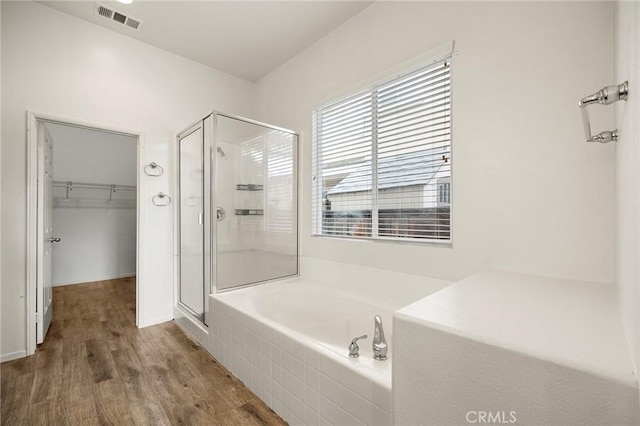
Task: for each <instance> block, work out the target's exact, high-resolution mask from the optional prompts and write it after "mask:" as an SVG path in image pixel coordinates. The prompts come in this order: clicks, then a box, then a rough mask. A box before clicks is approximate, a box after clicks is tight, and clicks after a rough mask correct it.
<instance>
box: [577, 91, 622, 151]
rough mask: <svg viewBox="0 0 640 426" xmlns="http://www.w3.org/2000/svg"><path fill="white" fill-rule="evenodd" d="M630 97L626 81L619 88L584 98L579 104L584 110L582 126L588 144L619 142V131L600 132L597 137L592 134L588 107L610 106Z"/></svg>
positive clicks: (598, 92)
mask: <svg viewBox="0 0 640 426" xmlns="http://www.w3.org/2000/svg"><path fill="white" fill-rule="evenodd" d="M628 96H629V82H628V81H625V82H624V83H622V84H619V85H617V86H615V85H614V86H607V87H603V88H602V89H600V90H598V91H597V92H596V93H594V94H593V95H590V96H587V97H584V98H582V99H581V100H580V102H578V106H579V107H580V108H581V109H582V124H583V126H584V136H585V138H586V142H600V143H607V142H611V141H613V142H615V141H617V140H618V129H615V130H611V131H605V132H600V133H598V134H597V135H592V134H591V124H590V123H589V112H588V111H587V107H588V106H589V105H591V104H600V105H610V104H612V103H614V102H618V101H626V100H627V97H628Z"/></svg>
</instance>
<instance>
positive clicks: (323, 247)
mask: <svg viewBox="0 0 640 426" xmlns="http://www.w3.org/2000/svg"><path fill="white" fill-rule="evenodd" d="M612 13H613V4H612V3H607V2H584V3H581V2H558V3H555V2H532V3H524V2H497V3H485V2H470V3H462V2H450V3H445V2H376V3H374V4H373V5H372V6H370V7H368V8H367V9H365V10H364V11H363V12H361V13H360V14H358V15H356V16H355V17H353V18H352V19H351V20H349V21H348V22H346V23H345V24H344V25H342V26H341V27H339V28H337V29H336V30H334V31H333V32H332V33H330V34H328V35H327V36H326V37H324V38H323V39H321V40H320V41H318V42H317V43H315V44H314V45H312V46H311V47H309V48H308V49H306V50H305V51H304V52H302V53H301V54H300V55H298V56H297V57H295V58H294V59H292V60H291V61H289V62H288V63H286V64H284V65H282V66H281V67H280V68H278V69H276V70H275V71H273V72H272V73H271V74H269V75H268V76H266V77H264V78H263V79H261V80H260V81H259V82H258V104H257V107H258V118H259V119H260V120H263V121H267V122H274V123H278V124H279V125H282V126H285V127H289V128H293V129H297V130H301V131H303V132H304V140H303V141H302V144H301V145H302V174H303V180H302V185H303V191H304V197H303V203H302V206H303V211H302V216H301V217H302V219H303V222H304V227H303V228H302V252H303V255H305V256H311V257H319V258H325V259H330V260H336V261H340V262H347V263H355V264H359V265H364V266H376V267H378V268H387V269H391V270H396V271H403V272H406V273H414V274H424V275H429V276H432V277H437V278H445V279H459V278H461V277H464V276H466V275H469V274H470V273H472V272H474V271H477V270H479V269H483V268H488V267H490V268H496V269H505V270H512V271H519V272H525V273H533V274H541V275H548V276H556V277H566V278H575V279H584V280H587V281H598V282H609V283H610V282H612V281H613V230H614V226H613V212H612V209H611V206H612V205H613V202H614V199H613V183H614V155H615V147H614V146H611V145H609V146H600V145H587V144H585V143H583V142H581V141H582V140H583V135H582V124H581V117H580V111H579V109H578V108H577V101H578V100H579V99H580V98H581V97H583V96H585V95H587V94H589V93H590V92H591V91H595V90H597V89H599V88H600V87H601V86H602V85H603V84H607V82H609V81H611V79H612V77H613V74H612V64H611V60H610V58H611V54H612V51H611V41H612V37H613V29H612ZM585 28H588V29H589V30H588V31H585ZM450 40H455V42H456V52H455V54H454V58H453V68H452V81H453V101H452V110H453V166H452V167H453V184H452V188H453V189H452V194H453V195H452V196H453V200H452V202H453V217H452V220H453V248H442V247H433V246H428V245H425V246H420V245H416V244H385V243H378V242H368V241H342V240H336V239H328V238H322V237H311V236H310V235H311V224H310V222H311V221H310V211H311V199H310V188H311V171H310V167H311V149H310V146H311V110H312V108H313V107H314V106H317V105H318V104H320V103H322V102H325V101H329V100H331V98H332V97H333V96H334V95H336V94H344V91H345V90H346V89H348V88H350V87H354V86H358V85H359V84H360V82H362V81H364V80H368V79H372V78H373V77H375V76H377V75H379V74H381V73H384V72H385V70H389V69H391V68H394V67H396V66H397V65H398V64H400V63H402V62H404V61H407V60H410V59H411V58H413V57H415V56H417V55H420V54H422V53H424V52H427V51H429V50H431V49H433V48H436V47H439V46H440V45H442V44H443V43H445V42H447V41H450ZM599 58H605V59H604V60H602V61H600V60H598V59H599ZM596 112H597V113H601V114H603V115H604V116H603V117H599V119H600V120H604V119H607V118H608V120H609V121H608V123H609V125H610V123H611V120H612V116H611V114H612V111H611V109H605V108H603V109H601V110H599V111H596ZM600 123H601V122H600V121H599V122H598V123H596V125H595V127H599V124H600Z"/></svg>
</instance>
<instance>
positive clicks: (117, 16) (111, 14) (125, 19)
mask: <svg viewBox="0 0 640 426" xmlns="http://www.w3.org/2000/svg"><path fill="white" fill-rule="evenodd" d="M95 10H96V15H99V16H102V17H103V18H106V19H108V20H110V21H112V22H117V23H118V24H122V25H125V26H127V27H129V28H131V29H133V30H136V31H137V30H140V27H141V26H142V20H141V19H138V18H134V17H132V16H127V15H125V14H124V13H122V12H119V11H117V10H114V9H112V8H110V7H107V6H105V5H104V4H102V3H96V9H95Z"/></svg>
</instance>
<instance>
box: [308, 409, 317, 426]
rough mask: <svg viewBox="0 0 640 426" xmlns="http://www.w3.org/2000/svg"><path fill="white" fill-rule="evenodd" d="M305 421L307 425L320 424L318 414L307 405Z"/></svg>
mask: <svg viewBox="0 0 640 426" xmlns="http://www.w3.org/2000/svg"><path fill="white" fill-rule="evenodd" d="M306 423H307V425H308V426H319V425H320V415H319V414H318V413H317V412H315V411H314V410H312V409H310V408H309V407H307V417H306Z"/></svg>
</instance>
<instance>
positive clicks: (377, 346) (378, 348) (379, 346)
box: [373, 315, 387, 361]
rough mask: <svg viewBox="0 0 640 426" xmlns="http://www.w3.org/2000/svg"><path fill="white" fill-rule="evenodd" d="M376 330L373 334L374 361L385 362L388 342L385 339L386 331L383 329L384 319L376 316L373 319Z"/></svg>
mask: <svg viewBox="0 0 640 426" xmlns="http://www.w3.org/2000/svg"><path fill="white" fill-rule="evenodd" d="M373 322H374V325H375V330H374V332H373V359H375V360H378V361H384V360H385V359H387V341H386V340H385V338H384V329H383V328H382V318H380V315H376V316H375V318H374V319H373Z"/></svg>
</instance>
